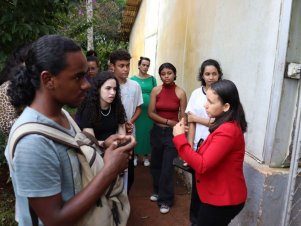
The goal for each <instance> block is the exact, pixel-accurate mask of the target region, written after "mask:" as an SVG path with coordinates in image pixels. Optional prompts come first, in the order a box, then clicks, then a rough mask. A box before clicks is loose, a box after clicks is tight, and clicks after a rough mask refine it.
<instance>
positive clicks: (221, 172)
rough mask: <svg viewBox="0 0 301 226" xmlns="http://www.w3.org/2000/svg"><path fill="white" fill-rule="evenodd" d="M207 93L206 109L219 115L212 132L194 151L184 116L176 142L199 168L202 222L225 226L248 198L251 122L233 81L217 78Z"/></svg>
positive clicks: (202, 225)
mask: <svg viewBox="0 0 301 226" xmlns="http://www.w3.org/2000/svg"><path fill="white" fill-rule="evenodd" d="M206 96H207V102H206V104H205V109H206V112H207V114H208V116H209V117H210V118H215V121H214V123H213V124H212V125H211V126H210V127H209V131H210V135H209V136H208V137H207V139H206V140H205V141H204V142H203V143H202V145H201V146H200V148H199V149H198V150H197V152H194V151H193V149H192V148H191V146H190V145H189V143H188V141H187V139H186V137H185V125H184V120H183V119H182V120H181V121H180V122H179V123H178V124H177V125H176V126H175V127H174V129H173V134H174V139H173V142H174V144H175V146H176V148H177V150H178V153H179V156H180V157H181V158H183V159H184V160H185V161H186V162H187V163H188V164H189V165H190V166H191V167H192V168H193V169H194V170H195V179H196V187H197V192H198V196H199V199H200V208H199V212H198V226H209V225H210V226H212V225H214V226H215V225H216V226H224V225H228V224H229V223H230V221H231V220H232V219H233V218H234V217H235V216H236V215H237V214H238V213H239V212H240V211H241V209H242V208H243V206H244V203H245V201H246V198H247V187H246V183H245V178H244V175H243V161H244V154H245V140H244V135H243V133H244V132H246V130H247V122H246V120H245V114H244V110H243V107H242V105H241V103H240V100H239V95H238V91H237V88H236V86H235V84H234V83H233V82H231V81H229V80H220V81H217V82H216V83H214V84H212V85H211V87H210V88H209V89H208V91H207V94H206Z"/></svg>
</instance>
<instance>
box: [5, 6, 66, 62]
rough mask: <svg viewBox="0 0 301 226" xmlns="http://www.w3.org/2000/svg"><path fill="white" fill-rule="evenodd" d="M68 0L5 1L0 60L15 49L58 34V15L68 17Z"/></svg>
mask: <svg viewBox="0 0 301 226" xmlns="http://www.w3.org/2000/svg"><path fill="white" fill-rule="evenodd" d="M69 2H70V1H69V0H43V1H40V0H28V1H25V0H4V1H1V7H0V27H1V29H0V59H1V60H2V61H3V60H4V59H5V57H6V56H7V55H8V54H9V53H10V52H11V51H12V50H13V49H14V48H16V47H18V46H21V45H23V44H25V43H28V42H30V41H32V40H35V39H37V38H38V37H40V36H42V35H45V34H50V33H55V32H56V30H57V24H58V14H66V13H67V11H68V5H69Z"/></svg>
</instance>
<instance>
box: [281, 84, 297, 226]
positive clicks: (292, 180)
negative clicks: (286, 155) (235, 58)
mask: <svg viewBox="0 0 301 226" xmlns="http://www.w3.org/2000/svg"><path fill="white" fill-rule="evenodd" d="M300 82H301V81H300V80H299V84H298V99H299V100H298V105H297V120H296V128H295V134H296V136H295V137H294V142H293V150H292V156H291V162H290V170H289V177H288V185H287V190H286V194H287V196H286V197H287V198H286V200H284V201H285V203H284V209H283V210H284V211H283V213H284V216H283V219H282V226H288V225H289V222H290V218H291V211H292V203H293V199H294V193H295V184H296V179H297V175H298V163H299V158H300V148H301V133H300V129H301V88H300V86H301V85H300Z"/></svg>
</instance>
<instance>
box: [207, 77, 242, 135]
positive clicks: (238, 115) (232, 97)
mask: <svg viewBox="0 0 301 226" xmlns="http://www.w3.org/2000/svg"><path fill="white" fill-rule="evenodd" d="M210 89H211V90H212V91H213V92H214V93H215V94H216V95H218V98H219V100H220V101H221V102H222V103H223V104H226V103H228V104H229V105H230V109H229V111H227V112H224V113H223V114H222V115H221V116H220V117H217V118H215V121H214V123H213V125H212V126H210V128H209V131H210V132H213V131H214V130H216V129H217V128H218V127H219V126H220V125H221V124H223V123H225V122H229V121H234V122H236V123H237V124H238V125H239V126H240V128H241V129H242V131H243V132H246V131H247V122H246V118H245V112H244V109H243V107H242V104H241V102H240V99H239V94H238V90H237V88H236V86H235V84H234V83H233V82H232V81H230V80H226V79H223V80H219V81H217V82H215V83H213V84H212V85H211V86H210Z"/></svg>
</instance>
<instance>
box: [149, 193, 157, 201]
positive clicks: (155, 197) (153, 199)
mask: <svg viewBox="0 0 301 226" xmlns="http://www.w3.org/2000/svg"><path fill="white" fill-rule="evenodd" d="M158 198H159V195H157V194H152V195H151V197H150V198H149V199H150V200H151V201H153V202H157V201H158Z"/></svg>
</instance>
